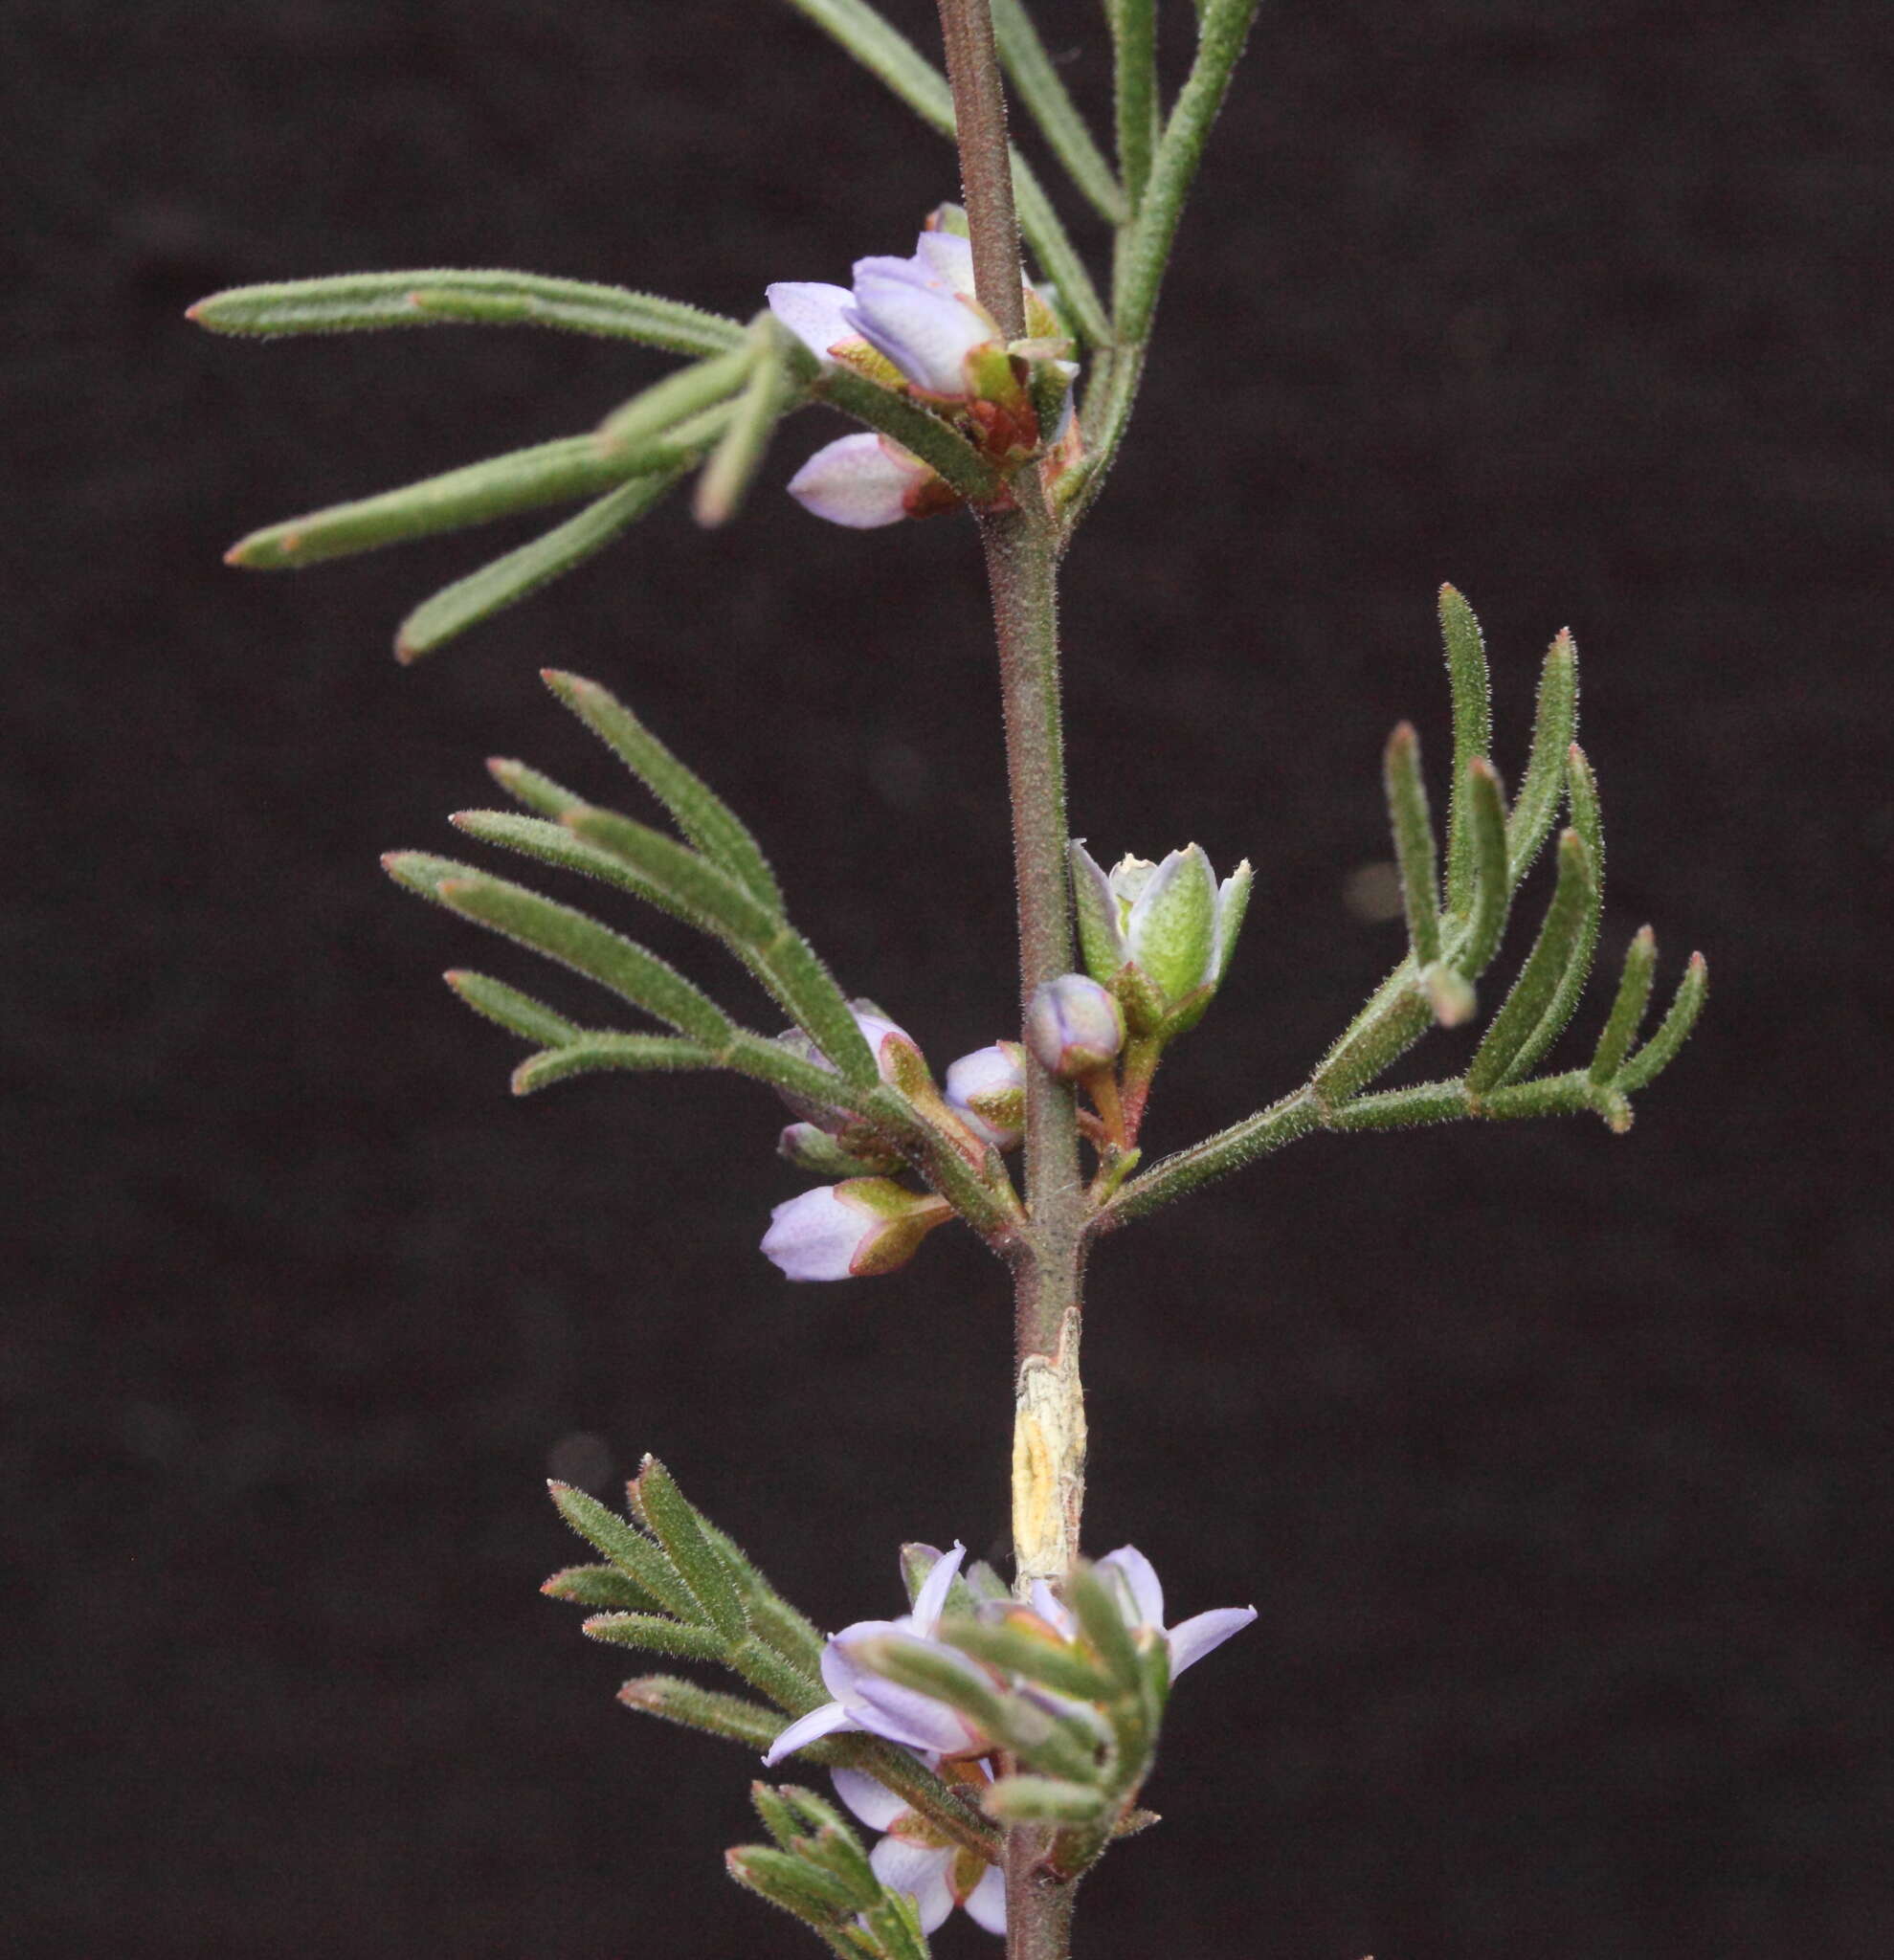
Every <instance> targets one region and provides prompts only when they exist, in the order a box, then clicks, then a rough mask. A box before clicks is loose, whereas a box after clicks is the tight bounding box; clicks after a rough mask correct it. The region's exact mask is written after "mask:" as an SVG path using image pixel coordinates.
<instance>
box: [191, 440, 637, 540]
mask: <svg viewBox="0 0 1894 1960" xmlns="http://www.w3.org/2000/svg"><path fill="white" fill-rule="evenodd" d="M625 475H626V471H625V468H624V466H623V465H622V464H618V463H612V462H608V461H607V460H605V459H604V458H603V457H600V456H599V454H598V449H597V446H596V444H594V443H593V441H592V439H591V438H590V436H589V435H568V436H563V437H561V438H560V439H559V440H558V441H556V442H542V443H540V444H538V445H536V446H535V447H534V448H532V449H521V450H515V451H514V452H513V453H512V454H511V455H510V456H500V457H491V458H489V459H488V460H487V461H485V462H479V463H470V464H469V465H467V467H465V468H464V469H458V470H449V471H447V472H446V473H445V474H444V475H442V476H438V477H429V478H426V479H424V480H422V481H421V482H418V483H409V484H406V485H404V486H403V487H402V488H401V489H399V490H385V491H383V492H382V493H381V494H380V495H379V496H376V497H365V498H362V499H359V500H358V501H355V502H352V503H337V504H332V505H330V507H329V508H328V509H326V510H317V511H311V512H310V513H309V514H308V515H307V516H306V517H295V518H290V519H287V520H286V521H285V522H284V523H279V524H270V525H268V526H267V527H265V528H264V529H262V530H260V531H252V532H251V534H250V535H249V536H248V537H247V538H244V539H241V540H240V541H239V542H238V543H236V544H234V545H233V546H231V548H230V549H229V550H228V551H227V552H225V553H224V563H225V564H226V565H239V566H242V567H243V568H244V569H245V570H247V571H293V570H296V569H299V568H301V567H302V566H305V565H319V564H322V563H323V562H324V561H325V560H327V559H331V558H347V557H350V556H353V555H354V554H355V553H357V552H362V551H374V550H379V549H380V548H381V547H382V546H386V545H399V544H406V543H407V542H408V541H409V540H410V539H412V538H428V537H433V536H435V535H436V534H437V533H439V532H442V531H457V530H465V529H468V528H470V527H471V526H473V525H475V524H484V523H493V522H494V521H495V520H496V519H499V518H503V517H512V516H514V515H515V514H516V513H519V512H522V511H527V510H538V509H542V508H543V507H544V506H546V504H549V503H572V502H576V501H578V500H579V499H581V498H589V497H596V496H598V495H599V494H600V492H601V491H605V490H610V489H611V488H612V487H613V484H615V483H618V482H620V481H622V480H623V479H624V477H625Z"/></svg>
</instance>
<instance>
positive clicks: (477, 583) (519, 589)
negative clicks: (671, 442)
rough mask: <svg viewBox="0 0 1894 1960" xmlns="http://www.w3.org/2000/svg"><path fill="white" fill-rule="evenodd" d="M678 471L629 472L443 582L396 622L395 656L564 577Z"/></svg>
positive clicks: (405, 656) (647, 506) (420, 649)
mask: <svg viewBox="0 0 1894 1960" xmlns="http://www.w3.org/2000/svg"><path fill="white" fill-rule="evenodd" d="M680 474H681V473H680V471H678V470H676V469H673V470H669V471H654V472H652V473H651V474H650V475H648V476H637V477H633V478H631V479H629V480H628V481H626V482H623V483H620V484H619V486H618V487H617V489H615V490H613V491H612V492H611V493H610V494H609V495H607V496H604V497H601V498H600V499H599V500H598V501H597V502H595V503H590V504H588V505H587V506H586V507H585V509H584V510H582V511H580V512H579V514H578V515H577V516H576V517H571V518H568V519H567V520H566V522H565V523H563V524H561V525H559V526H558V528H557V529H556V530H550V531H547V532H546V535H545V536H544V537H539V538H535V539H534V540H533V541H532V542H531V544H529V545H523V546H520V548H519V549H518V550H517V551H509V552H508V553H507V554H506V556H505V557H504V558H496V559H495V560H494V561H493V562H492V563H491V564H490V565H483V566H481V567H480V568H479V570H478V571H476V572H471V573H469V575H468V576H467V577H465V578H463V579H458V580H457V581H456V582H455V583H454V584H453V585H451V586H447V587H444V588H443V589H442V590H440V591H437V592H436V593H435V595H434V597H433V598H431V599H427V600H424V601H423V602H422V603H421V604H420V605H418V606H416V607H415V609H414V610H413V612H411V613H409V615H408V617H407V618H406V619H404V620H403V621H402V622H401V629H400V631H399V632H398V633H397V634H396V635H395V639H394V657H395V658H396V659H397V660H399V661H401V662H402V663H403V665H407V664H408V663H409V662H411V661H414V660H418V659H419V658H420V657H421V656H422V655H423V654H431V653H433V652H434V651H435V649H436V648H437V647H443V646H445V645H446V644H447V642H448V641H449V640H451V639H454V638H456V637H457V635H460V634H463V633H465V632H466V631H467V629H468V628H469V627H470V626H479V624H480V622H481V621H482V620H486V619H491V618H492V617H493V615H494V614H495V613H496V612H504V611H505V610H506V608H507V607H508V606H517V605H518V604H519V603H520V601H521V600H522V599H524V598H529V597H530V596H531V595H532V594H533V593H534V592H536V591H538V590H539V589H540V588H541V587H542V586H546V585H550V584H551V583H552V581H553V580H554V579H556V578H562V577H564V575H565V574H566V573H567V572H568V571H571V570H573V569H574V568H577V567H578V566H581V565H583V564H584V563H585V562H586V560H587V559H588V558H590V557H593V556H595V555H596V554H597V553H598V552H600V551H602V550H603V549H604V548H605V546H607V545H609V544H611V542H612V541H613V538H615V537H616V536H617V535H618V533H619V532H620V531H623V530H627V529H629V528H630V527H631V525H633V524H635V523H637V521H638V519H639V518H641V517H644V516H646V515H647V514H648V513H649V512H651V511H652V510H654V509H655V508H656V507H657V504H658V503H660V502H661V501H663V498H664V494H665V492H666V491H668V490H669V489H670V487H671V485H672V484H673V483H674V482H675V481H676V480H677V479H678V477H679V475H680Z"/></svg>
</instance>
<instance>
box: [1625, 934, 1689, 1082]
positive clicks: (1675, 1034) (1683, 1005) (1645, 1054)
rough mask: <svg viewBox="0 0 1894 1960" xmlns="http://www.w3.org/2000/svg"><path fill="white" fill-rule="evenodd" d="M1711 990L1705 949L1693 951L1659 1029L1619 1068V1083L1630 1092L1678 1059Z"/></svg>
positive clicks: (1658, 1074) (1654, 1079)
mask: <svg viewBox="0 0 1894 1960" xmlns="http://www.w3.org/2000/svg"><path fill="white" fill-rule="evenodd" d="M1709 990H1710V969H1709V964H1708V962H1707V961H1706V960H1705V958H1704V956H1703V954H1702V953H1692V954H1691V955H1690V964H1689V966H1687V967H1686V968H1685V969H1683V978H1682V980H1681V981H1680V982H1679V983H1678V988H1677V997H1676V998H1675V999H1674V1000H1673V1001H1672V1002H1671V1004H1670V1012H1669V1013H1667V1014H1665V1016H1664V1017H1663V1019H1662V1021H1661V1022H1660V1024H1659V1027H1658V1032H1657V1033H1656V1034H1655V1035H1653V1036H1651V1038H1650V1039H1649V1040H1648V1041H1647V1042H1645V1044H1644V1045H1643V1047H1641V1048H1640V1049H1638V1052H1637V1054H1636V1055H1634V1056H1633V1057H1632V1058H1631V1059H1630V1060H1629V1061H1628V1062H1626V1063H1625V1065H1624V1066H1623V1067H1622V1068H1621V1069H1619V1070H1618V1072H1617V1084H1616V1086H1617V1087H1618V1088H1620V1089H1622V1090H1623V1091H1624V1093H1625V1094H1626V1095H1631V1094H1634V1093H1635V1092H1636V1091H1637V1090H1638V1089H1641V1088H1644V1087H1646V1086H1647V1085H1648V1084H1650V1083H1651V1082H1654V1081H1656V1080H1657V1079H1658V1078H1659V1077H1660V1075H1662V1074H1663V1072H1664V1070H1665V1069H1667V1068H1668V1067H1669V1066H1670V1065H1671V1063H1672V1062H1673V1061H1675V1060H1676V1059H1677V1051H1678V1050H1679V1049H1680V1048H1682V1046H1683V1044H1684V1042H1685V1041H1686V1040H1688V1038H1689V1036H1690V1030H1691V1029H1692V1028H1694V1027H1695V1026H1696V1025H1697V1016H1698V1015H1699V1014H1700V1013H1703V1011H1704V1002H1705V1000H1706V999H1707V998H1708V996H1709Z"/></svg>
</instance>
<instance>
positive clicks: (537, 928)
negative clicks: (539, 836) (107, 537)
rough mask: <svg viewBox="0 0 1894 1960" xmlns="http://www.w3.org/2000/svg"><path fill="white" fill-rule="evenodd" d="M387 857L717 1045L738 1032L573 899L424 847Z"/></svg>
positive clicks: (460, 908)
mask: <svg viewBox="0 0 1894 1960" xmlns="http://www.w3.org/2000/svg"><path fill="white" fill-rule="evenodd" d="M382 864H383V867H384V869H386V870H387V872H388V874H389V876H390V878H392V879H394V880H395V881H396V882H397V883H400V884H404V885H407V886H408V888H409V889H410V890H412V891H415V892H418V893H420V894H421V895H422V896H423V897H425V898H433V899H435V900H436V901H437V902H439V903H441V904H443V905H445V906H446V907H447V908H448V909H449V910H450V911H453V912H458V913H459V914H460V915H461V916H462V917H463V918H467V919H472V920H475V921H477V922H478V923H479V924H482V925H485V926H489V927H491V928H492V930H494V931H495V932H500V933H503V934H504V935H505V936H506V937H507V938H508V939H513V940H517V941H518V942H519V943H520V944H521V945H522V946H529V947H532V948H533V950H534V951H535V952H540V953H544V954H545V955H546V958H547V959H549V960H556V961H558V962H559V964H560V965H561V966H565V967H569V968H571V969H572V970H573V971H574V972H576V973H583V974H585V976H586V977H587V978H588V979H590V980H596V981H597V982H598V984H599V985H600V986H601V987H607V988H610V989H611V990H612V991H613V992H614V993H616V994H618V995H619V996H620V997H621V998H622V999H625V1000H629V1001H630V1002H631V1003H632V1004H633V1005H634V1006H635V1007H641V1008H643V1009H644V1011H645V1012H646V1013H649V1014H653V1015H656V1017H657V1019H658V1020H660V1021H666V1022H669V1024H670V1025H671V1026H672V1027H674V1028H676V1029H678V1030H679V1032H680V1033H681V1034H686V1035H690V1036H695V1037H696V1038H697V1039H698V1040H700V1041H702V1042H704V1043H705V1044H707V1045H708V1046H709V1047H711V1048H712V1049H717V1050H721V1049H723V1048H724V1047H726V1046H727V1045H729V1043H730V1042H731V1041H732V1040H733V1039H734V1037H735V1036H736V1032H737V1030H736V1026H735V1024H734V1023H733V1022H732V1021H731V1020H730V1019H729V1017H728V1016H727V1015H726V1014H725V1013H724V1012H723V1010H722V1009H721V1008H719V1007H717V1006H716V1005H715V1004H714V1003H713V1002H712V1001H711V1000H710V999H708V998H707V997H706V996H705V995H704V994H702V993H701V992H699V991H698V990H697V989H696V988H695V987H693V986H692V985H691V983H690V982H689V981H688V980H686V979H685V978H684V977H683V975H682V974H681V973H680V972H678V971H677V970H676V969H675V968H672V967H668V966H666V965H665V963H664V962H663V961H662V960H660V959H659V958H658V957H657V955H656V954H655V953H651V952H647V951H646V950H645V948H644V947H641V946H635V945H634V944H633V943H632V941H630V940H628V939H622V938H620V937H619V935H618V934H617V933H615V932H613V931H611V930H610V929H609V928H607V927H606V926H603V925H601V924H599V923H598V921H597V920H595V919H590V918H588V917H587V916H586V914H585V913H583V912H579V911H575V910H573V908H572V907H571V906H569V905H560V904H555V903H554V902H552V901H551V900H550V899H543V898H541V897H540V896H539V894H538V893H537V892H531V891H528V890H526V888H525V887H524V885H517V884H512V883H509V882H508V881H507V880H504V879H499V878H489V877H488V876H487V875H486V874H485V873H484V872H480V871H477V870H475V869H474V868H473V867H472V866H471V865H464V864H455V863H453V862H452V861H451V860H449V859H445V858H437V857H425V856H424V855H423V854H421V853H419V852H413V851H395V852H390V854H389V855H388V856H387V857H384V858H383V859H382Z"/></svg>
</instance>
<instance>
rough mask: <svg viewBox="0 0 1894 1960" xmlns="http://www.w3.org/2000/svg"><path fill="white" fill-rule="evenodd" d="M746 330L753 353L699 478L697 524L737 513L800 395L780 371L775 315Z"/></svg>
mask: <svg viewBox="0 0 1894 1960" xmlns="http://www.w3.org/2000/svg"><path fill="white" fill-rule="evenodd" d="M751 331H752V332H753V333H754V334H755V336H756V355H755V359H754V361H753V362H752V364H751V367H750V370H749V379H748V380H747V381H746V383H745V384H744V390H743V392H742V393H741V394H740V395H739V396H738V397H737V400H736V407H735V411H734V412H733V413H732V414H731V416H730V421H729V426H728V427H727V428H726V429H725V430H724V434H723V436H722V438H721V439H720V441H719V442H718V444H717V447H716V448H715V449H714V450H712V451H711V453H710V460H709V461H708V462H706V463H705V464H704V466H703V468H702V472H701V473H700V474H699V476H698V479H697V493H696V496H695V498H694V499H693V501H692V504H691V510H692V513H693V515H694V516H695V517H696V519H697V521H698V523H701V524H704V525H710V526H714V525H717V524H724V523H729V521H730V520H731V518H733V517H735V516H736V514H737V511H738V510H739V509H740V508H741V506H742V504H743V501H744V498H745V497H746V495H747V494H748V491H749V486H750V484H751V483H752V482H754V481H755V479H756V474H757V472H758V471H759V470H760V469H761V468H762V467H763V459H764V457H766V456H767V455H768V454H769V439H770V437H771V436H773V435H774V434H775V433H776V424H777V423H778V422H779V421H780V420H781V419H782V417H783V414H784V412H785V411H786V410H787V409H788V408H789V407H790V405H791V402H792V401H794V400H795V399H796V398H797V397H798V396H799V395H800V394H801V393H802V390H800V389H798V388H796V387H795V386H794V384H793V383H791V380H790V377H789V375H788V374H787V373H786V372H785V371H784V367H783V359H782V356H781V354H780V353H779V352H778V351H777V339H778V336H780V335H782V334H783V332H784V329H782V328H781V327H779V326H777V324H776V323H775V319H774V316H773V315H771V314H768V313H765V314H763V315H762V316H761V317H760V319H759V321H758V323H756V325H755V326H754V327H752V329H751ZM797 345H800V343H798V344H797Z"/></svg>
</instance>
